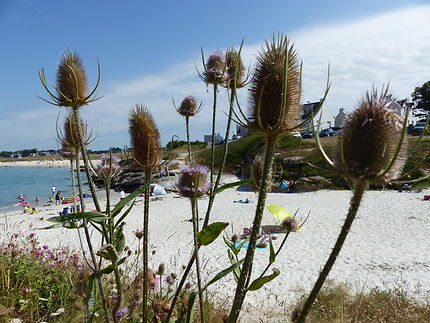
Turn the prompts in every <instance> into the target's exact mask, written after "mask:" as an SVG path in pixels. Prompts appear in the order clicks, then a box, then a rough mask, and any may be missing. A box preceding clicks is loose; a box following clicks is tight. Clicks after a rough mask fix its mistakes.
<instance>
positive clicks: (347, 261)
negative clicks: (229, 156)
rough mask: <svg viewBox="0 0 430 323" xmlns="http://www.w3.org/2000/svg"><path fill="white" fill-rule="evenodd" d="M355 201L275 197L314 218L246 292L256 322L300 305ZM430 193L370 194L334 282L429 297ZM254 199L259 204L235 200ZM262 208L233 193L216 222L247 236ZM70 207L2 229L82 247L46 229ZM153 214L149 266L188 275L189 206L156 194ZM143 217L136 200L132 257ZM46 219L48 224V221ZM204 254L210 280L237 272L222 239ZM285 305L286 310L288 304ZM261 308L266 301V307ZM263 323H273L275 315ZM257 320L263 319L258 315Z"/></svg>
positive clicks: (333, 194)
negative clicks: (264, 279)
mask: <svg viewBox="0 0 430 323" xmlns="http://www.w3.org/2000/svg"><path fill="white" fill-rule="evenodd" d="M234 180H235V177H234V176H226V181H227V182H230V181H234ZM101 193H102V194H100V196H99V197H100V203H101V204H102V205H105V203H106V197H105V194H103V192H101ZM351 194H352V193H351V192H350V191H328V190H323V191H316V192H302V193H269V194H268V198H267V203H266V204H277V205H281V206H283V207H285V208H287V209H288V210H290V211H291V212H293V213H294V211H296V210H297V209H299V213H298V219H299V220H304V218H305V217H306V215H307V213H308V212H309V211H310V212H311V215H310V217H309V219H308V221H307V222H306V224H305V225H304V226H303V227H302V228H301V229H300V230H299V231H298V232H297V233H294V234H291V235H290V237H289V238H288V240H287V243H286V246H285V248H284V249H283V250H282V251H281V253H280V254H279V256H278V257H277V259H276V261H275V263H274V266H273V267H276V268H279V269H280V270H281V275H280V276H278V277H277V278H276V279H274V280H273V281H272V282H270V283H268V284H267V285H264V286H263V287H262V288H261V289H260V290H259V292H258V293H257V292H254V293H251V292H250V293H248V295H247V297H246V300H245V303H246V307H245V308H246V312H247V313H248V314H249V315H252V314H251V313H253V312H254V313H255V311H257V310H258V312H259V314H263V311H266V312H267V311H271V313H273V314H274V313H279V315H281V314H280V312H281V311H284V310H285V309H286V308H289V306H291V305H292V304H294V302H296V301H297V300H298V299H299V298H300V296H301V295H302V294H303V290H305V291H309V289H310V288H311V287H312V286H313V283H314V282H315V280H316V277H317V276H318V273H319V270H320V268H321V266H322V265H323V264H324V262H325V260H326V258H327V256H328V254H329V253H330V251H331V248H332V247H333V244H334V241H335V239H336V238H337V235H338V233H339V230H340V227H341V226H342V224H343V220H344V217H345V215H346V212H347V209H348V206H349V200H350V198H351ZM426 194H430V190H429V189H426V190H424V191H422V192H411V193H399V192H397V191H367V192H366V193H365V195H364V198H363V202H362V205H361V207H360V209H359V212H358V214H357V219H356V221H355V222H354V224H353V226H352V228H351V232H350V235H349V236H348V238H347V241H346V242H345V246H344V248H343V249H342V252H341V253H340V255H339V257H338V260H337V262H336V264H335V265H334V268H333V270H332V272H331V273H330V275H329V279H332V280H335V281H337V282H347V283H350V284H352V285H353V286H355V287H356V288H357V289H359V288H360V286H361V287H363V286H364V288H366V289H368V288H369V289H370V288H372V287H380V288H382V289H387V288H396V287H398V284H399V283H402V287H404V288H406V289H407V290H406V291H407V292H408V293H410V294H411V295H412V296H413V297H416V298H418V299H422V300H425V299H426V297H429V295H430V250H429V249H428V248H426V245H427V244H426V243H425V241H427V239H428V236H430V219H429V218H428V216H427V214H428V213H429V212H430V201H423V200H422V199H423V196H424V195H426ZM111 196H112V197H111V198H112V206H113V205H114V204H115V203H117V202H118V201H119V193H117V192H112V195H111ZM247 198H249V199H251V200H252V201H253V202H252V203H249V204H242V203H234V201H236V200H244V199H247ZM85 202H86V204H87V210H91V209H92V208H93V204H92V200H91V199H88V198H86V199H85ZM207 202H208V199H201V200H199V209H200V210H201V212H202V214H203V212H204V210H205V209H206V206H207ZM256 202H257V195H256V194H254V193H253V192H247V191H238V190H236V189H232V188H231V189H227V190H225V191H223V192H221V193H219V194H218V195H217V198H216V199H215V203H214V208H213V212H212V213H211V220H210V222H216V221H223V222H229V223H230V225H229V226H228V227H227V228H226V230H225V231H224V235H227V236H231V235H232V234H233V233H238V234H240V233H242V231H243V228H246V227H250V226H252V221H253V218H254V214H255V207H256ZM69 206H70V204H69ZM63 207H65V206H63V205H57V206H55V205H50V206H43V207H42V206H39V208H40V211H39V212H38V213H37V214H33V215H28V214H22V213H19V212H12V213H10V214H8V216H7V217H6V218H5V217H4V216H2V217H0V228H4V227H5V222H7V223H8V225H9V226H12V227H13V228H20V230H21V231H22V232H26V234H29V233H30V232H36V233H37V235H38V238H39V241H41V243H44V244H47V245H49V246H50V247H56V246H59V245H61V246H69V247H71V248H75V249H78V250H80V248H79V238H78V235H77V232H76V230H68V229H64V228H58V229H50V230H39V229H40V228H43V227H47V226H49V225H51V224H52V223H51V222H48V221H46V219H47V218H49V217H52V216H57V215H58V213H57V212H58V211H61V210H62V208H63ZM150 208H151V211H150V246H151V247H150V250H151V251H156V253H155V255H154V256H152V257H151V259H150V267H152V268H157V267H158V265H159V264H160V263H164V264H165V265H166V267H167V268H168V270H169V271H171V272H177V273H181V268H182V265H184V264H186V263H187V262H188V260H189V257H190V254H191V252H192V243H191V237H192V234H191V233H192V226H191V224H190V223H189V222H188V219H189V218H190V214H191V206H190V202H189V200H187V199H185V198H179V197H178V196H177V195H176V194H174V193H169V194H167V195H164V196H154V197H151V206H150ZM142 214H143V198H137V199H136V205H135V206H134V207H133V209H132V210H131V212H130V213H129V214H128V216H127V217H126V218H125V220H124V221H125V222H126V224H125V227H124V234H125V236H126V242H127V245H128V246H129V247H130V249H131V250H135V249H136V248H137V239H136V237H135V235H134V232H135V231H136V230H140V229H141V225H142V223H141V222H142ZM40 217H43V218H44V219H43V220H40ZM262 224H263V226H273V225H274V224H275V219H274V217H273V216H272V215H271V214H270V213H269V212H268V211H267V210H265V211H264V216H263V223H262ZM29 228H30V229H29ZM3 231H4V230H3ZM400 232H401V234H399V233H400ZM12 233H13V232H10V231H9V232H7V235H6V236H5V235H4V234H3V232H2V235H3V236H5V238H6V237H8V236H9V234H12ZM275 236H276V237H277V239H276V240H274V241H273V245H274V247H275V250H276V248H277V247H278V246H279V244H280V243H281V240H282V238H283V234H275ZM92 237H93V242H94V243H95V246H98V243H99V241H100V240H99V236H98V233H97V232H96V231H93V232H92ZM268 249H269V248H265V249H261V250H257V252H256V258H255V261H254V265H253V268H254V269H253V270H254V271H253V272H254V275H258V274H259V273H260V272H261V270H262V269H263V268H264V267H265V265H266V264H267V259H268V258H269V250H268ZM411 250H413V251H414V252H411ZM245 251H246V249H244V250H243V251H242V252H243V255H244V254H245ZM241 254H242V253H241ZM201 257H202V259H203V260H204V262H206V261H207V265H206V266H205V267H204V269H203V272H204V277H205V280H209V279H211V278H212V277H213V276H214V275H215V274H216V273H218V272H219V271H221V270H223V269H225V268H226V267H228V265H229V260H228V257H227V248H226V246H225V244H224V242H223V239H222V237H221V236H220V237H219V238H218V239H217V240H215V242H214V243H213V244H212V245H211V246H209V247H204V248H202V254H201ZM234 286H235V285H234V280H233V278H232V277H231V276H228V277H227V278H226V279H223V280H221V281H220V282H218V283H217V284H215V285H214V286H213V288H212V289H211V292H212V293H213V294H214V296H215V297H216V298H219V299H221V300H226V299H228V297H229V296H231V295H232V290H233V289H234ZM418 287H419V288H418ZM279 302H282V304H284V306H285V308H283V307H280V306H279ZM261 304H264V308H262V306H261ZM244 314H245V316H246V315H247V314H246V313H244ZM262 317H263V318H264V319H266V320H267V317H265V316H262ZM275 317H276V316H275ZM252 318H253V319H256V318H257V316H253V317H252ZM277 318H278V319H279V316H277ZM256 321H258V320H256ZM250 322H251V321H250ZM252 322H254V321H252ZM265 322H266V321H265ZM275 322H278V321H276V320H275Z"/></svg>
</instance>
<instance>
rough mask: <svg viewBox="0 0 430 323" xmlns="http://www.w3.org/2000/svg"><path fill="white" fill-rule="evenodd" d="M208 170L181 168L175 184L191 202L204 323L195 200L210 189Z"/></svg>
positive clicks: (195, 165) (189, 167) (198, 167)
mask: <svg viewBox="0 0 430 323" xmlns="http://www.w3.org/2000/svg"><path fill="white" fill-rule="evenodd" d="M208 173H209V169H208V168H207V167H206V166H203V165H198V164H195V163H191V164H190V165H188V166H182V168H181V175H180V177H179V180H178V183H177V184H176V188H177V191H178V192H179V194H180V195H181V196H183V197H185V198H188V199H189V200H190V202H191V213H192V223H193V241H194V252H193V254H194V258H195V261H196V275H197V286H198V293H199V300H200V321H201V322H202V323H204V322H205V315H204V299H203V287H202V277H201V269H200V258H199V243H198V237H197V234H198V232H199V214H198V202H197V200H198V199H199V198H201V197H202V196H204V195H206V193H207V192H208V191H209V189H210V187H211V183H210V182H209V181H208V179H207V175H208Z"/></svg>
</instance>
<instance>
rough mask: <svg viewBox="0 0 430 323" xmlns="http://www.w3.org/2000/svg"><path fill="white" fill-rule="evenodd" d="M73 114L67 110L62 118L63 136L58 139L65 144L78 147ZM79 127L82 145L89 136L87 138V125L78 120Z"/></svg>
mask: <svg viewBox="0 0 430 323" xmlns="http://www.w3.org/2000/svg"><path fill="white" fill-rule="evenodd" d="M75 120H76V119H75V116H74V114H73V113H72V112H69V113H68V114H67V116H66V118H65V120H64V134H63V138H62V139H60V141H62V142H63V143H64V144H65V145H67V146H70V147H73V148H75V149H76V150H77V149H79V135H78V129H77V128H76V121H75ZM79 123H80V128H81V133H82V137H83V140H84V145H88V143H89V141H90V138H87V137H86V136H87V127H86V126H85V124H84V122H83V121H82V120H80V122H79Z"/></svg>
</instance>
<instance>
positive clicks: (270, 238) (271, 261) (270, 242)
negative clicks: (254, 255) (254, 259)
mask: <svg viewBox="0 0 430 323" xmlns="http://www.w3.org/2000/svg"><path fill="white" fill-rule="evenodd" d="M269 247H270V255H269V263H271V264H273V263H274V262H275V260H276V255H275V250H274V249H273V243H272V236H271V235H269Z"/></svg>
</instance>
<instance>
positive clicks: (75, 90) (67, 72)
mask: <svg viewBox="0 0 430 323" xmlns="http://www.w3.org/2000/svg"><path fill="white" fill-rule="evenodd" d="M57 91H58V103H59V105H60V106H65V107H72V108H79V107H80V106H82V105H85V104H86V102H85V101H86V99H87V96H88V87H87V76H86V73H85V69H84V66H83V64H82V60H81V58H80V57H79V55H78V54H77V53H72V52H71V51H70V50H69V51H67V52H65V53H64V54H63V56H62V58H61V60H60V63H59V65H58V71H57Z"/></svg>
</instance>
